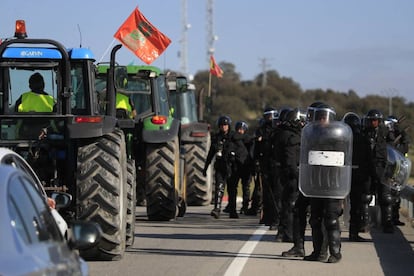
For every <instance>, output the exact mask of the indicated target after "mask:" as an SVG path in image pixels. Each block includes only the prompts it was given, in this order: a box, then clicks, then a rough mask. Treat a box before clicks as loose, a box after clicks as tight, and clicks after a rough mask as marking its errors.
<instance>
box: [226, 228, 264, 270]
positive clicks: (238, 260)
mask: <svg viewBox="0 0 414 276" xmlns="http://www.w3.org/2000/svg"><path fill="white" fill-rule="evenodd" d="M266 231H267V230H266V226H264V225H263V226H261V227H260V228H258V229H257V230H256V231H255V232H254V233H253V235H252V236H251V237H250V239H249V240H248V241H247V242H246V243H245V244H244V246H243V247H242V248H241V249H240V251H239V253H237V256H236V257H235V258H234V260H233V262H232V263H231V264H230V266H229V267H228V268H227V270H226V273H225V274H224V276H236V275H240V273H241V272H242V271H243V268H244V265H245V264H246V262H247V260H248V259H249V257H250V255H251V254H252V252H253V250H254V248H255V247H256V245H257V244H258V243H259V241H260V240H261V239H262V237H263V235H264V234H265V233H266Z"/></svg>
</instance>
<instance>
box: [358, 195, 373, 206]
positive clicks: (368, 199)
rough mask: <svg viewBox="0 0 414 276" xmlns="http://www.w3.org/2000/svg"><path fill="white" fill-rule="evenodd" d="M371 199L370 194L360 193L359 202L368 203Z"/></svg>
mask: <svg viewBox="0 0 414 276" xmlns="http://www.w3.org/2000/svg"><path fill="white" fill-rule="evenodd" d="M371 200H372V195H371V194H362V195H361V202H362V204H369V203H370V202H371Z"/></svg>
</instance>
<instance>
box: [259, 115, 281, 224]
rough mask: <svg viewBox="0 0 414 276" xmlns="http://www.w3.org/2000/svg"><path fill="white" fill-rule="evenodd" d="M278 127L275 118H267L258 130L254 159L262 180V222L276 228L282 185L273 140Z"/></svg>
mask: <svg viewBox="0 0 414 276" xmlns="http://www.w3.org/2000/svg"><path fill="white" fill-rule="evenodd" d="M265 112H266V111H265ZM277 131H278V128H277V127H275V126H274V120H273V118H272V119H270V120H265V122H264V123H263V125H262V126H260V127H259V128H258V129H257V131H256V141H255V149H254V150H255V153H254V159H255V160H257V162H258V164H259V168H260V175H261V180H262V196H263V208H262V218H261V223H264V224H265V225H266V226H269V228H270V229H271V230H272V229H276V227H277V225H278V224H279V220H280V218H279V216H280V209H281V199H280V196H281V190H282V189H281V185H280V181H279V178H278V173H279V167H278V164H276V162H275V160H274V156H273V150H274V149H273V140H274V136H275V135H277Z"/></svg>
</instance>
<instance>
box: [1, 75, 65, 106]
mask: <svg viewBox="0 0 414 276" xmlns="http://www.w3.org/2000/svg"><path fill="white" fill-rule="evenodd" d="M34 73H40V74H41V75H42V77H43V79H44V83H45V88H44V92H46V93H48V94H49V95H51V96H53V98H55V99H56V98H57V91H58V77H57V76H58V75H57V70H56V68H45V69H35V70H34V69H32V68H27V67H23V68H20V67H10V68H9V72H8V74H9V76H10V82H9V85H8V89H9V101H8V105H9V112H14V111H15V110H17V107H16V106H15V104H16V101H17V100H18V99H19V98H20V96H21V95H22V94H23V93H26V92H29V91H30V88H29V79H30V76H32V75H33V74H34Z"/></svg>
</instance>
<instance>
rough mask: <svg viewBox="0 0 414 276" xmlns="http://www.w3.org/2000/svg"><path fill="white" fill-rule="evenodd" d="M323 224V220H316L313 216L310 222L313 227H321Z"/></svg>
mask: <svg viewBox="0 0 414 276" xmlns="http://www.w3.org/2000/svg"><path fill="white" fill-rule="evenodd" d="M321 223H322V218H314V217H312V216H311V218H310V220H309V224H310V225H311V226H312V227H318V226H319V225H321Z"/></svg>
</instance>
